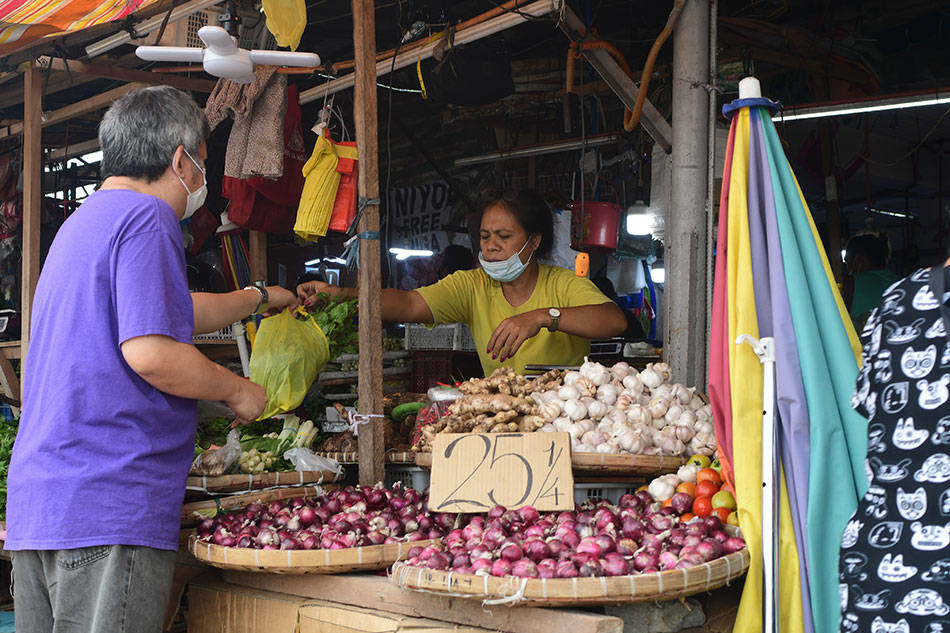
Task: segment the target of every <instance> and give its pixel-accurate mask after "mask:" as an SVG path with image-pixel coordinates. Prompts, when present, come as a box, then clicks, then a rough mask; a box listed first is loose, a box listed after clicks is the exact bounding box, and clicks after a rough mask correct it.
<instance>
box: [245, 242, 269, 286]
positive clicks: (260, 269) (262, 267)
mask: <svg viewBox="0 0 950 633" xmlns="http://www.w3.org/2000/svg"><path fill="white" fill-rule="evenodd" d="M249 233H250V235H249V237H248V240H247V241H248V245H247V248H248V250H249V251H250V252H249V253H248V258H249V259H250V260H251V261H250V262H249V264H250V266H251V281H258V280H263V281H264V283H267V233H262V232H260V231H249Z"/></svg>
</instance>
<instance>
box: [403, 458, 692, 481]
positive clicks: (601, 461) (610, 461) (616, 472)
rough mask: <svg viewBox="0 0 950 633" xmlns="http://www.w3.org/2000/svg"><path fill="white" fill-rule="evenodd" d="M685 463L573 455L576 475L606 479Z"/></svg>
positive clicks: (425, 463) (424, 462) (422, 463)
mask: <svg viewBox="0 0 950 633" xmlns="http://www.w3.org/2000/svg"><path fill="white" fill-rule="evenodd" d="M685 463H686V458H685V457H673V456H671V455H622V454H617V455H610V454H605V453H572V454H571V467H572V468H573V470H574V472H575V473H587V474H591V475H601V476H605V477H606V476H621V475H644V476H647V475H662V474H665V473H674V472H676V470H677V469H678V468H679V467H680V466H682V465H683V464H685ZM416 466H419V467H421V468H432V453H416Z"/></svg>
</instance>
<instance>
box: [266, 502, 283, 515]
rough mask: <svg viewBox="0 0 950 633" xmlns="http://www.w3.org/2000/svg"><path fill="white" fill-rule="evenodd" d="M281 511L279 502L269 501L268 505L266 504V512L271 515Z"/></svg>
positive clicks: (281, 506)
mask: <svg viewBox="0 0 950 633" xmlns="http://www.w3.org/2000/svg"><path fill="white" fill-rule="evenodd" d="M283 509H284V506H283V505H282V504H281V503H280V501H271V502H270V503H269V504H267V511H268V512H269V513H271V514H277V513H278V512H280V511H281V510H283Z"/></svg>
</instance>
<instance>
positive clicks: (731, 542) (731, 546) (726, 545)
mask: <svg viewBox="0 0 950 633" xmlns="http://www.w3.org/2000/svg"><path fill="white" fill-rule="evenodd" d="M744 548H745V541H744V540H742V539H741V538H740V537H738V536H733V537H730V538H728V539H726V540H725V541H724V542H723V544H722V551H723V553H725V554H734V553H736V552H738V551H739V550H741V549H744Z"/></svg>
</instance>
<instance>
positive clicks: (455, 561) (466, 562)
mask: <svg viewBox="0 0 950 633" xmlns="http://www.w3.org/2000/svg"><path fill="white" fill-rule="evenodd" d="M471 564H472V559H471V558H469V557H468V555H467V554H459V555H457V556H455V557H453V558H452V569H455V570H458V568H459V567H469V566H471Z"/></svg>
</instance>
